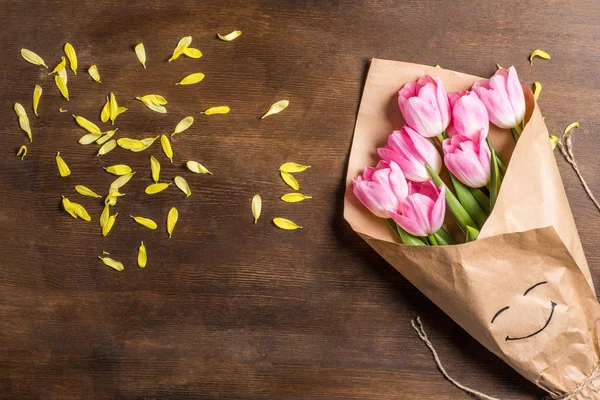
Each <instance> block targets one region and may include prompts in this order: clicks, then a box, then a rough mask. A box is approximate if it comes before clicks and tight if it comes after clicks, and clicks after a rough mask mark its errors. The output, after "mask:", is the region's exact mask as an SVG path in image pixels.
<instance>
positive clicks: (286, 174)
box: [279, 171, 300, 190]
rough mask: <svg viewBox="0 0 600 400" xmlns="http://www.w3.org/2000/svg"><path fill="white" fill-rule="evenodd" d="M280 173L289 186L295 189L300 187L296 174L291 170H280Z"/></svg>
mask: <svg viewBox="0 0 600 400" xmlns="http://www.w3.org/2000/svg"><path fill="white" fill-rule="evenodd" d="M279 174H280V175H281V179H283V181H284V182H285V183H287V185H288V186H289V187H291V188H292V189H294V190H298V189H300V185H299V184H298V181H297V180H296V178H294V176H293V175H292V174H290V173H289V172H285V171H279Z"/></svg>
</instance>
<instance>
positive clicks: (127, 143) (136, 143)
mask: <svg viewBox="0 0 600 400" xmlns="http://www.w3.org/2000/svg"><path fill="white" fill-rule="evenodd" d="M117 144H118V145H119V147H121V148H123V149H125V150H132V149H136V148H142V147H144V144H143V143H142V141H141V140H138V139H130V138H119V139H117Z"/></svg>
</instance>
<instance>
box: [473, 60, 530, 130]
mask: <svg viewBox="0 0 600 400" xmlns="http://www.w3.org/2000/svg"><path fill="white" fill-rule="evenodd" d="M471 89H472V90H473V91H475V93H477V96H479V98H480V99H481V101H483V104H485V108H487V111H488V115H489V117H490V121H492V123H493V124H494V125H496V126H498V127H500V128H503V129H510V128H514V127H515V126H517V125H519V124H520V123H521V121H523V118H525V95H524V94H523V87H522V86H521V82H519V77H518V76H517V70H516V69H515V67H510V68H509V69H508V70H506V69H504V68H501V69H499V70H498V71H496V73H495V74H494V76H492V77H491V78H490V79H488V80H483V81H479V82H475V83H474V84H473V87H472V88H471Z"/></svg>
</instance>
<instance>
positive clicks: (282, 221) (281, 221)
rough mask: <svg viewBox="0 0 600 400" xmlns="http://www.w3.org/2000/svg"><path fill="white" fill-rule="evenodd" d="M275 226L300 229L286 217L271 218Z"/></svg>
mask: <svg viewBox="0 0 600 400" xmlns="http://www.w3.org/2000/svg"><path fill="white" fill-rule="evenodd" d="M273 223H274V224H275V226H277V227H278V228H281V229H285V230H294V229H301V228H302V227H301V226H299V225H296V223H294V222H292V221H290V220H289V219H286V218H273Z"/></svg>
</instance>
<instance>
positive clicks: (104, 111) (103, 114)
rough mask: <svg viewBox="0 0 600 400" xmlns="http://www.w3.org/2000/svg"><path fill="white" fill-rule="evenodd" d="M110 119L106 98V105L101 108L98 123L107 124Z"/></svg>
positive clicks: (108, 104) (108, 103)
mask: <svg viewBox="0 0 600 400" xmlns="http://www.w3.org/2000/svg"><path fill="white" fill-rule="evenodd" d="M109 119H110V102H109V101H108V97H107V98H106V103H104V107H102V112H100V121H102V122H107V121H108V120H109Z"/></svg>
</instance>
